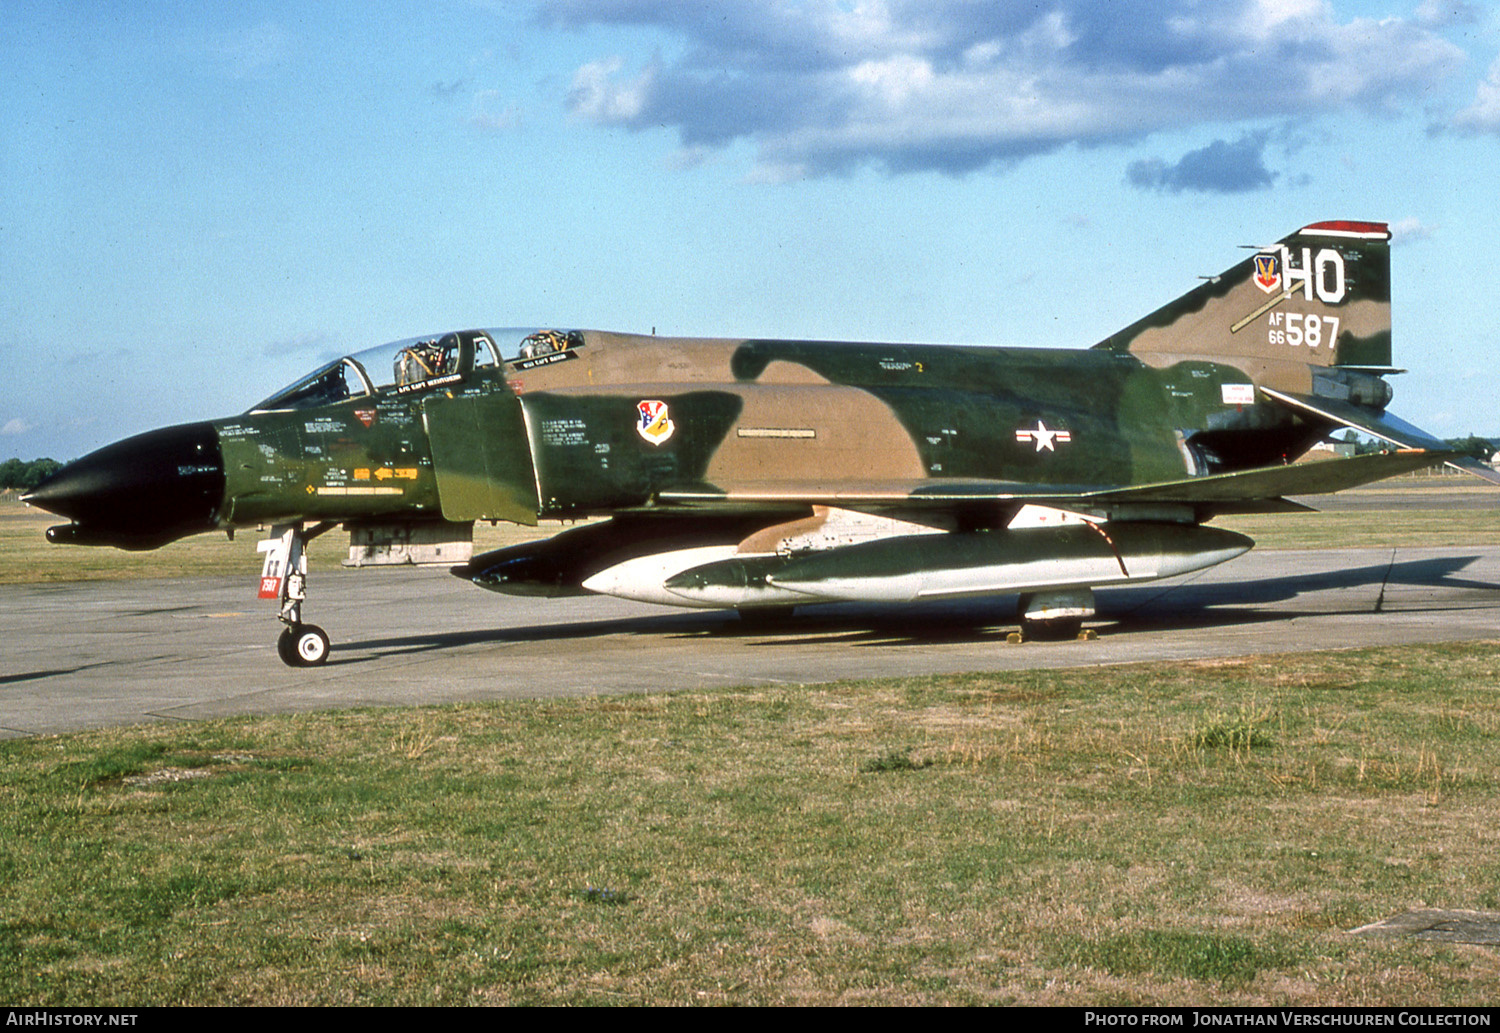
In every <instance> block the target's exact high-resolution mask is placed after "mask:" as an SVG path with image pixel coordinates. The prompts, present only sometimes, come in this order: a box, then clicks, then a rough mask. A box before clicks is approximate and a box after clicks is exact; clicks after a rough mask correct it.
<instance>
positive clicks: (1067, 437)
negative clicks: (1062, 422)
mask: <svg viewBox="0 0 1500 1033" xmlns="http://www.w3.org/2000/svg"><path fill="white" fill-rule="evenodd" d="M1016 440H1017V441H1019V442H1022V443H1026V444H1032V445H1035V446H1036V451H1038V452H1056V451H1057V446H1058V445H1066V444H1067V443H1068V442H1070V441H1072V440H1073V434H1072V432H1071V431H1066V430H1061V429H1059V428H1056V427H1049V426H1047V424H1046V423H1044V422H1043V421H1042V420H1037V421H1036V426H1035V427H1018V428H1017V429H1016Z"/></svg>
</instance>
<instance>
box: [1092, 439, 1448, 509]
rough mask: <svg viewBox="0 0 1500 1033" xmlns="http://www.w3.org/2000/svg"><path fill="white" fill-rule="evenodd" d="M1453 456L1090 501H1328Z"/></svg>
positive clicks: (1111, 494) (1242, 477)
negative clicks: (1324, 497) (1322, 498)
mask: <svg viewBox="0 0 1500 1033" xmlns="http://www.w3.org/2000/svg"><path fill="white" fill-rule="evenodd" d="M1452 456H1453V453H1452V452H1450V451H1446V450H1445V451H1443V452H1438V453H1433V452H1428V451H1426V450H1423V449H1403V450H1401V451H1399V452H1377V453H1372V454H1370V455H1363V456H1353V457H1351V458H1349V459H1329V460H1326V461H1324V462H1320V463H1298V464H1296V465H1294V466H1263V467H1260V468H1259V469H1255V470H1241V471H1239V472H1237V473H1221V474H1214V475H1212V476H1209V477H1192V478H1188V479H1187V480H1181V481H1170V482H1167V483H1164V484H1147V485H1144V486H1143V487H1139V488H1120V489H1117V490H1114V491H1101V492H1097V493H1094V494H1091V495H1089V496H1086V498H1087V500H1088V501H1090V502H1190V503H1199V502H1203V503H1213V502H1237V501H1242V500H1247V499H1271V498H1276V497H1278V496H1281V495H1325V494H1327V493H1329V492H1334V491H1343V490H1344V489H1345V488H1354V487H1358V486H1359V485H1361V484H1369V483H1371V482H1372V481H1379V480H1384V479H1385V478H1387V477H1395V476H1396V475H1398V474H1403V473H1410V472H1411V471H1413V470H1420V469H1422V468H1424V467H1428V466H1432V465H1434V464H1436V463H1441V462H1445V461H1447V460H1449V459H1451V458H1452Z"/></svg>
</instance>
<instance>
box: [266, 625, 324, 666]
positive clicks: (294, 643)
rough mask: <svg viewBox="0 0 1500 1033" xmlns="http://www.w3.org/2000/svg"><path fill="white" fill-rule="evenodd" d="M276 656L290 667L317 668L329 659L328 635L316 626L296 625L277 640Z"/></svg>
mask: <svg viewBox="0 0 1500 1033" xmlns="http://www.w3.org/2000/svg"><path fill="white" fill-rule="evenodd" d="M276 655H278V656H280V657H281V662H282V663H284V664H286V665H287V666H288V667H317V666H318V665H319V664H322V663H324V662H325V661H326V660H327V659H328V635H327V633H326V632H324V631H323V629H322V628H320V627H318V626H317V625H316V624H294V625H292V626H290V627H288V628H287V629H286V630H285V631H283V632H282V633H281V637H280V638H278V639H277V640H276Z"/></svg>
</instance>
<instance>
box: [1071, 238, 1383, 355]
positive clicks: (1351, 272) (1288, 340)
mask: <svg viewBox="0 0 1500 1033" xmlns="http://www.w3.org/2000/svg"><path fill="white" fill-rule="evenodd" d="M1390 239H1391V234H1390V230H1389V229H1388V228H1387V227H1386V226H1385V224H1384V223H1376V222H1318V223H1314V224H1312V225H1311V226H1304V227H1303V228H1302V229H1300V230H1298V231H1297V232H1295V233H1293V234H1292V235H1291V236H1289V237H1287V238H1286V239H1284V240H1282V241H1280V242H1279V243H1277V244H1273V245H1271V246H1269V247H1263V248H1260V249H1258V250H1257V251H1256V253H1255V254H1253V255H1251V256H1250V257H1249V258H1247V259H1245V261H1243V262H1240V263H1239V264H1238V265H1236V266H1234V267H1232V268H1230V269H1228V270H1226V271H1225V272H1223V273H1221V274H1219V275H1218V276H1216V277H1214V278H1213V279H1211V280H1209V281H1207V282H1206V283H1203V284H1201V285H1200V286H1198V287H1196V288H1194V289H1193V290H1191V291H1189V292H1188V293H1187V294H1184V295H1183V296H1182V297H1180V298H1178V299H1177V300H1176V301H1173V302H1171V303H1170V304H1168V305H1165V306H1163V307H1162V308H1160V309H1158V310H1157V311H1155V312H1153V313H1152V314H1151V315H1149V316H1147V317H1146V318H1145V319H1142V320H1139V321H1137V322H1135V323H1133V324H1131V325H1130V326H1128V327H1126V328H1125V329H1124V330H1121V331H1120V332H1119V333H1116V334H1113V335H1111V336H1110V337H1109V338H1107V339H1105V340H1104V341H1101V342H1100V343H1099V344H1098V345H1096V347H1099V348H1108V349H1111V350H1114V351H1128V352H1130V353H1131V354H1132V355H1135V356H1136V357H1137V358H1139V359H1141V360H1142V361H1143V362H1146V363H1148V364H1149V365H1152V366H1158V367H1159V366H1167V365H1171V364H1173V363H1176V362H1182V361H1186V360H1192V359H1208V360H1212V361H1223V362H1229V363H1232V364H1235V365H1252V364H1253V365H1255V366H1257V367H1259V368H1261V369H1264V368H1265V367H1266V366H1267V365H1273V366H1274V365H1281V364H1283V363H1295V364H1298V365H1302V364H1308V365H1313V366H1342V367H1352V368H1356V369H1362V370H1367V371H1369V372H1372V373H1380V372H1390V368H1391V263H1390Z"/></svg>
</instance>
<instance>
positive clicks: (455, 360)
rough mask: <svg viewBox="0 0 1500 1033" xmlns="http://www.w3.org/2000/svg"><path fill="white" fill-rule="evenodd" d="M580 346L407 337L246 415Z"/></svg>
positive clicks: (530, 337)
mask: <svg viewBox="0 0 1500 1033" xmlns="http://www.w3.org/2000/svg"><path fill="white" fill-rule="evenodd" d="M580 343H582V335H581V334H580V333H579V332H578V331H576V330H573V331H566V332H565V331H559V330H521V329H507V330H462V331H459V332H457V333H449V334H441V335H437V336H433V337H409V338H406V339H405V340H401V341H393V342H392V343H390V344H382V345H377V346H376V347H374V348H366V349H365V350H364V351H362V352H357V353H355V354H353V355H345V356H343V357H342V358H338V359H335V360H334V361H332V362H330V363H328V364H326V365H324V366H321V367H319V368H318V369H316V370H314V371H313V372H311V373H309V374H308V375H307V376H305V377H303V378H301V379H300V380H297V381H295V382H293V383H292V384H290V385H288V386H287V387H284V388H282V389H281V390H280V391H277V392H276V393H275V394H273V395H272V396H271V397H269V398H267V399H266V400H265V401H263V402H261V403H259V404H258V405H256V406H255V407H253V408H252V409H251V410H250V411H251V412H274V411H286V410H291V409H311V408H315V407H317V406H321V405H331V404H333V403H335V402H342V401H344V400H346V399H349V398H359V397H363V396H368V395H375V394H380V393H386V392H391V391H394V392H395V393H397V394H407V393H410V392H414V391H421V390H426V389H428V388H433V387H438V386H441V385H443V384H451V383H458V382H459V381H462V380H465V379H467V378H468V376H469V375H470V374H471V373H473V372H474V370H476V369H484V368H486V367H495V366H499V365H500V364H501V363H502V362H503V361H513V360H516V359H520V360H526V359H531V358H534V357H536V356H541V355H548V354H552V353H554V352H560V351H565V350H567V349H569V348H571V347H575V346H576V345H577V344H580Z"/></svg>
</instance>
